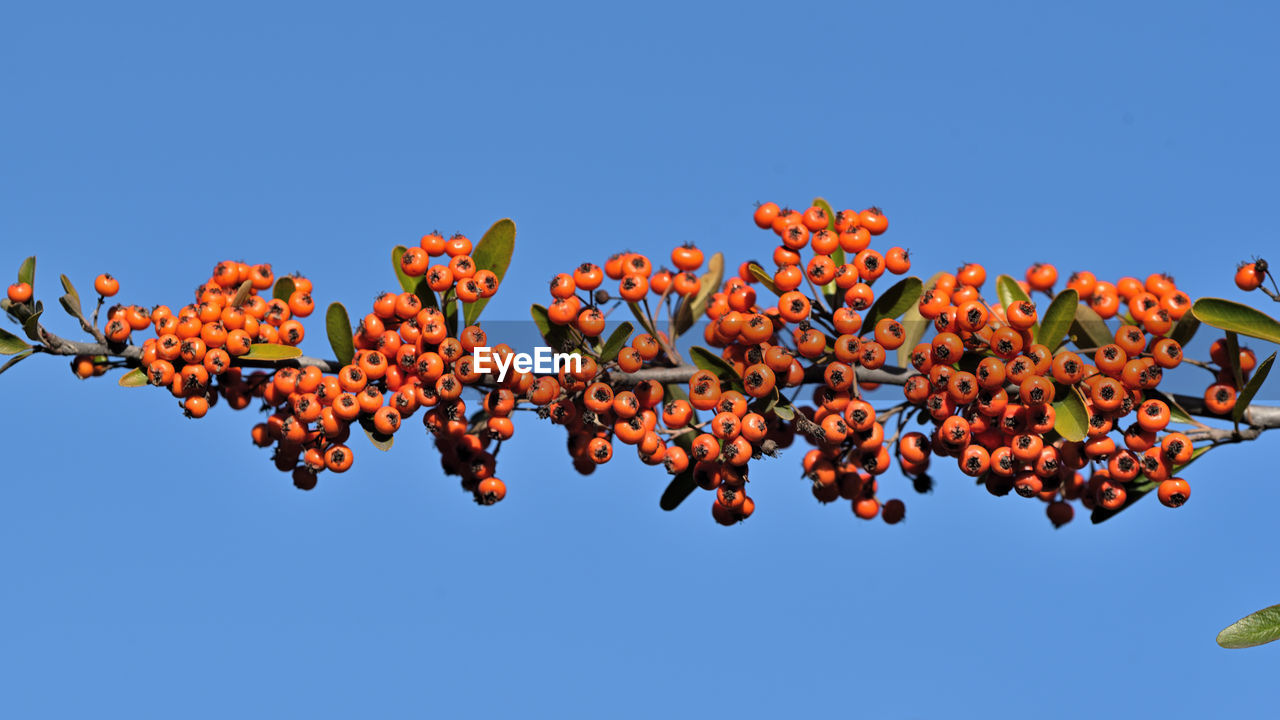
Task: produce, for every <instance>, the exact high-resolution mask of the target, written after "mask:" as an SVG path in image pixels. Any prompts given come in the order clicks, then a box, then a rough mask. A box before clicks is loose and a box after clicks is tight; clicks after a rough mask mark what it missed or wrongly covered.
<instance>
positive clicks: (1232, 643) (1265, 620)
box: [1218, 605, 1280, 650]
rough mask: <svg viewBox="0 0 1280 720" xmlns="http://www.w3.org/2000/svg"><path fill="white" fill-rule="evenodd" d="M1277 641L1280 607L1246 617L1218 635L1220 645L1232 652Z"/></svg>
mask: <svg viewBox="0 0 1280 720" xmlns="http://www.w3.org/2000/svg"><path fill="white" fill-rule="evenodd" d="M1275 640H1280V605H1272V606H1271V607H1269V608H1263V609H1261V610H1259V611H1257V612H1255V613H1251V614H1249V615H1246V616H1244V617H1242V618H1240V619H1239V620H1237V621H1235V622H1233V623H1231V624H1230V625H1228V626H1227V627H1226V628H1225V629H1224V630H1223V631H1222V632H1220V633H1218V644H1219V645H1221V646H1222V647H1224V648H1228V649H1231V650H1236V649H1239V648H1247V647H1256V646H1258V645H1265V644H1267V643H1269V642H1273V641H1275Z"/></svg>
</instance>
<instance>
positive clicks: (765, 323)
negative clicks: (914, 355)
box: [548, 203, 910, 525]
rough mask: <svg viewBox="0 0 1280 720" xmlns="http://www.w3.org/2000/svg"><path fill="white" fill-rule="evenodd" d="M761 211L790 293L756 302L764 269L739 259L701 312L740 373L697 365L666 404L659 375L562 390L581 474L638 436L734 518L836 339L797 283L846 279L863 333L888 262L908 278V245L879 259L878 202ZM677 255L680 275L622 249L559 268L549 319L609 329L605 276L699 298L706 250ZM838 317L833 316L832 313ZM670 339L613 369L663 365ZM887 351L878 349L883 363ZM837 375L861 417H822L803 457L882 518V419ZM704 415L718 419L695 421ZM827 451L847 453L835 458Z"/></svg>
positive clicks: (828, 487)
mask: <svg viewBox="0 0 1280 720" xmlns="http://www.w3.org/2000/svg"><path fill="white" fill-rule="evenodd" d="M755 218H756V223H757V225H759V226H760V227H762V228H770V229H773V230H774V232H776V233H777V234H778V236H779V238H780V242H781V244H780V245H779V247H778V249H777V250H776V251H775V253H774V261H775V264H776V265H777V271H776V272H775V273H773V275H772V282H773V284H774V287H776V288H777V289H778V291H779V293H780V296H779V297H778V298H777V301H776V303H775V304H773V305H768V306H764V307H762V306H761V305H759V304H758V300H757V295H756V291H755V289H754V288H753V287H751V285H752V284H753V283H756V282H757V280H758V278H757V275H756V274H755V273H754V272H753V271H752V268H751V265H752V263H743V265H742V266H741V267H740V268H739V274H738V276H736V277H731V278H729V279H728V280H727V281H725V282H724V283H723V285H722V286H721V287H719V288H716V292H713V293H711V294H710V296H709V297H708V298H707V306H706V310H705V314H706V317H707V318H708V319H709V320H710V322H709V323H708V325H707V328H706V330H705V332H704V336H703V337H704V340H705V341H706V342H707V343H708V344H709V345H711V346H713V347H719V348H723V352H722V359H723V360H724V361H725V362H726V364H727V365H728V366H731V367H732V368H733V371H734V372H733V373H732V374H731V375H730V374H727V373H724V374H718V373H716V372H712V371H710V370H707V369H702V370H699V371H697V372H695V373H694V374H693V375H692V377H690V379H689V381H688V385H687V388H682V390H684V392H683V394H685V395H687V398H686V397H679V396H671V397H667V399H666V401H665V403H663V402H662V399H663V395H664V389H663V386H662V385H660V384H658V383H656V382H654V381H652V380H648V381H644V382H642V383H640V384H639V385H638V386H636V388H635V391H634V392H632V391H629V390H621V391H616V390H615V389H614V388H613V387H611V386H610V385H609V384H607V383H604V382H595V383H593V384H592V385H590V386H588V387H587V388H586V389H585V392H584V393H583V395H581V396H576V395H575V396H571V397H569V398H566V399H565V401H564V402H565V404H566V405H568V404H570V403H571V404H572V405H573V407H572V409H568V408H566V409H565V410H564V411H563V414H564V415H566V416H568V417H569V418H570V420H569V421H568V422H565V423H564V424H566V425H568V426H569V430H570V438H569V447H570V452H571V454H573V455H574V456H575V465H576V466H577V467H578V468H579V470H580V471H584V472H589V471H590V469H591V465H592V464H593V463H599V462H603V461H607V460H608V459H609V458H610V457H611V456H612V440H621V441H623V442H624V443H630V444H637V445H638V451H639V453H640V457H641V459H642V460H643V461H644V462H646V463H649V464H659V463H661V464H663V465H664V466H665V467H666V469H667V471H668V472H670V473H672V474H674V475H679V474H682V473H686V472H690V473H691V474H692V478H693V480H694V481H695V482H696V484H697V485H698V486H699V487H701V488H703V489H705V490H709V491H714V492H715V499H714V500H713V502H712V505H711V510H712V516H713V517H714V518H715V520H716V521H717V522H719V523H721V524H726V525H728V524H732V523H735V522H738V521H740V520H743V519H745V518H747V517H749V516H750V515H751V514H752V512H753V511H754V508H755V504H754V502H753V501H752V499H751V498H750V496H749V495H748V494H747V492H746V483H747V481H748V463H749V462H750V460H752V459H755V458H760V457H762V456H763V455H766V454H768V455H772V454H774V453H775V452H776V451H777V450H778V449H781V448H785V447H788V446H790V445H791V444H792V442H793V441H794V437H795V425H794V424H793V423H792V422H790V421H784V420H783V419H782V417H781V416H780V415H779V414H778V412H777V411H776V408H777V405H778V402H779V397H778V393H777V390H778V389H780V388H786V387H792V386H798V385H800V384H802V383H803V382H804V381H805V371H804V367H803V366H802V365H801V364H800V358H805V359H808V360H817V359H818V358H820V357H821V356H823V354H824V349H825V348H826V347H827V340H826V338H825V336H823V335H822V334H821V333H820V332H818V331H817V330H815V329H814V328H812V327H811V326H810V325H809V323H808V319H809V317H810V312H811V310H813V308H812V306H811V303H810V300H809V299H808V298H807V297H806V296H805V295H804V294H803V293H802V292H799V291H798V288H799V287H800V285H801V284H802V283H804V282H805V280H806V279H807V280H808V281H809V282H810V283H814V284H817V285H823V286H825V285H828V284H834V286H835V287H837V288H839V289H840V290H841V291H842V293H841V296H842V297H843V298H844V299H845V302H846V303H847V306H843V307H841V308H840V309H838V310H837V311H836V312H835V313H834V317H835V319H836V321H837V322H838V324H839V325H840V327H843V328H846V329H847V330H849V332H856V331H857V329H858V328H859V327H860V326H861V317H860V316H859V315H858V314H857V311H858V310H865V309H866V308H867V307H869V306H870V305H871V303H872V301H873V300H874V293H873V291H872V290H871V284H872V283H874V282H875V280H876V279H877V278H879V277H881V276H882V275H883V274H884V273H885V272H886V271H889V272H892V273H895V274H901V273H905V272H906V271H907V270H908V269H909V268H910V261H909V259H908V256H907V253H906V251H905V250H902V249H901V248H893V249H891V250H890V251H888V253H886V254H885V255H881V254H880V253H879V252H877V251H875V250H872V249H871V248H870V247H869V246H870V242H871V240H870V238H871V237H872V236H873V235H879V234H881V233H883V232H884V231H885V230H886V229H887V228H888V220H887V219H885V217H884V215H883V213H881V212H880V211H879V210H877V209H874V208H872V209H868V210H865V211H862V212H860V213H859V212H853V211H849V210H846V211H843V212H840V213H837V214H836V217H835V218H834V219H832V218H828V217H827V215H826V211H824V210H823V209H822V208H819V207H816V206H815V207H811V208H809V209H807V210H806V211H804V212H797V211H792V210H783V209H781V208H779V207H778V206H777V205H776V204H773V203H767V204H764V205H761V206H759V208H758V209H757V211H756V215H755ZM805 248H812V249H813V252H814V257H813V258H812V259H811V260H810V261H809V262H808V263H807V264H806V267H805V269H804V270H801V269H800V263H801V262H802V257H801V251H802V250H804V249H805ZM837 251H840V252H841V253H844V252H848V253H850V254H851V255H852V262H848V263H837V262H836V260H835V259H834V257H833V256H835V254H836V253H837ZM671 262H672V264H673V265H674V266H675V267H676V271H675V272H674V273H673V272H672V271H668V270H665V269H659V270H658V271H657V272H655V271H654V269H653V264H652V263H651V262H650V260H649V259H648V258H647V257H645V256H643V255H641V254H638V253H619V254H617V255H614V256H613V257H611V258H609V260H608V262H606V263H605V266H604V268H600V267H599V266H597V265H595V264H593V263H584V264H582V265H580V266H579V267H578V268H577V269H576V270H574V272H573V273H572V274H570V273H561V274H559V275H557V276H556V277H555V278H554V279H553V280H552V282H551V288H550V289H551V295H552V298H553V302H552V306H551V308H549V312H548V314H549V316H550V319H551V321H552V322H554V323H556V324H559V325H571V326H573V327H575V328H576V329H577V330H578V331H579V332H580V333H581V334H582V335H583V336H584V337H588V338H590V337H597V336H599V335H600V334H601V332H603V330H604V312H603V311H602V310H601V309H600V308H599V307H598V304H597V300H600V301H602V302H603V301H607V300H608V299H609V298H610V293H609V292H607V291H597V288H599V287H600V285H601V284H602V283H603V282H604V279H605V277H608V278H610V279H612V280H616V281H617V282H618V293H617V296H616V297H617V298H619V299H621V300H624V301H627V302H631V303H637V302H640V301H642V300H644V299H645V297H646V295H647V294H649V293H652V294H655V295H658V296H660V298H663V299H666V298H668V297H669V296H671V295H672V294H674V295H675V296H677V297H687V296H692V295H697V294H699V292H700V291H701V290H703V288H702V285H701V283H702V280H701V279H700V278H698V276H697V275H696V274H695V272H696V271H697V270H698V269H699V268H700V267H701V265H702V262H703V254H702V252H701V251H700V250H698V249H697V248H696V247H694V246H692V245H683V246H679V247H676V248H674V249H673V250H672V254H671ZM577 290H585V291H587V292H588V294H589V295H588V297H587V298H585V299H584V298H581V297H578V296H577ZM592 291H596V292H595V294H594V295H590V293H592ZM830 319H831V318H830V317H829V316H828V317H826V318H824V322H825V321H829V320H830ZM792 324H794V325H795V326H796V327H795V329H794V331H793V332H792V333H790V334H789V335H790V339H789V340H784V339H782V338H784V337H785V336H787V335H788V333H785V332H784V331H785V329H786V328H787V327H788V326H789V325H792ZM780 336H781V337H780ZM668 343H669V341H668V338H667V337H666V335H665V334H663V333H656V334H655V333H643V334H641V335H638V336H636V337H635V338H634V339H633V340H632V342H631V345H630V346H629V347H624V348H623V349H622V350H621V351H620V352H619V353H618V356H617V359H616V364H617V367H618V368H619V369H620V370H622V371H623V372H624V373H635V372H638V371H640V370H642V369H644V368H646V367H653V366H660V365H662V364H664V363H666V362H668V361H670V360H671V358H669V357H668V355H667V352H666V350H667V348H668ZM883 356H884V353H883V351H882V352H881V353H880V360H881V362H882V363H883ZM827 377H828V378H829V379H830V381H831V383H832V384H834V385H835V387H836V388H837V389H836V390H833V391H831V392H829V393H827V394H829V395H830V396H831V397H830V398H829V401H830V404H832V405H835V404H839V405H840V407H841V410H845V409H848V410H849V416H850V417H856V422H854V423H853V424H852V425H849V424H846V422H845V420H844V419H843V417H841V416H840V415H839V413H837V414H836V415H832V416H831V417H830V419H828V418H826V417H816V418H815V419H816V422H817V423H818V426H819V427H820V428H821V430H820V431H819V433H821V437H823V438H824V440H823V442H822V448H821V449H820V450H815V451H813V452H811V453H810V454H809V455H807V456H806V460H805V466H806V467H805V471H806V474H808V475H810V477H812V478H813V479H814V481H815V484H814V488H815V490H814V492H815V494H818V496H819V497H820V498H821V499H824V500H833V499H835V497H837V496H840V495H842V494H843V495H844V496H845V497H846V499H849V500H851V501H852V505H853V508H854V511H855V513H857V514H858V515H859V516H860V517H865V518H872V517H875V516H876V515H877V514H880V513H881V507H880V502H879V500H878V499H877V498H876V494H875V493H876V480H875V475H879V474H881V473H883V472H885V471H886V470H888V468H889V453H888V450H887V449H886V448H885V447H884V439H885V438H884V428H883V426H882V425H881V424H880V423H879V422H878V420H877V418H876V415H875V411H874V410H873V409H872V408H871V406H870V405H869V404H867V403H865V402H864V401H862V400H856V399H853V398H851V397H850V396H849V390H850V388H851V386H852V384H853V380H854V376H853V373H852V372H851V371H849V370H848V368H845V372H843V374H842V371H841V370H840V367H839V366H838V365H837V366H835V367H832V368H830V369H829V371H828V374H827ZM739 380H740V382H741V387H740V388H739V387H738V386H737V385H738V381H739ZM726 382H728V383H730V385H731V387H725V383H726ZM670 390H671V389H670V388H668V393H667V394H668V395H670ZM842 399H843V400H844V401H845V402H844V403H843V404H841V400H842ZM850 400H852V401H853V404H852V405H850V402H849V401H850ZM659 403H662V408H661V412H660V413H659V412H657V406H658V404H659ZM583 411H585V412H583ZM698 412H704V413H709V414H711V417H710V419H708V420H704V421H701V422H699V420H698V416H697V413H698ZM552 417H553V419H554V418H555V417H556V414H554V413H553V415H552ZM584 418H585V419H584ZM637 418H638V421H637ZM664 436H665V437H666V439H665V440H664ZM815 453H816V455H815ZM826 456H830V458H831V459H837V458H838V462H832V461H831V459H828V458H827V457H826ZM904 512H905V511H904V506H903V504H902V502H901V501H897V500H895V501H890V502H888V503H885V506H884V513H883V517H884V519H885V520H886V521H888V522H891V523H892V522H897V521H899V520H901V519H902V517H903V515H904Z"/></svg>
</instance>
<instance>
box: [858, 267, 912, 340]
mask: <svg viewBox="0 0 1280 720" xmlns="http://www.w3.org/2000/svg"><path fill="white" fill-rule="evenodd" d="M923 294H924V283H923V282H921V280H920V278H918V277H915V276H911V277H905V278H903V279H901V280H899V281H898V282H897V284H895V285H893V286H891V287H890V288H889V289H888V290H885V291H884V292H883V293H881V294H880V297H878V298H876V301H875V302H873V303H871V307H870V308H868V309H867V314H866V316H865V317H864V318H863V319H862V332H863V333H864V334H865V333H869V332H872V331H874V330H875V329H876V323H878V322H880V321H881V320H883V319H885V318H896V317H898V316H899V315H901V314H903V313H905V312H906V311H907V310H910V309H911V308H912V307H913V306H915V305H916V304H917V303H919V302H920V296H921V295H923Z"/></svg>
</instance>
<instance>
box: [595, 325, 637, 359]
mask: <svg viewBox="0 0 1280 720" xmlns="http://www.w3.org/2000/svg"><path fill="white" fill-rule="evenodd" d="M635 329H636V328H635V326H634V325H632V324H631V323H629V322H624V323H622V324H621V325H619V326H618V327H617V329H616V330H614V331H613V332H612V333H611V334H610V335H609V339H608V340H605V342H604V348H603V349H601V350H600V362H602V363H607V362H613V360H614V359H615V358H617V357H618V351H620V350H622V347H623V346H624V345H626V344H627V340H630V339H631V333H632V332H634V331H635Z"/></svg>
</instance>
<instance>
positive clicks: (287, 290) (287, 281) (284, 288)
mask: <svg viewBox="0 0 1280 720" xmlns="http://www.w3.org/2000/svg"><path fill="white" fill-rule="evenodd" d="M296 289H297V285H296V284H295V283H294V282H293V278H291V277H289V276H288V275H282V276H280V277H279V278H278V279H277V280H276V286H275V287H274V288H272V289H271V297H273V298H275V299H277V300H283V301H285V302H289V296H290V295H292V294H293V291H294V290H296Z"/></svg>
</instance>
